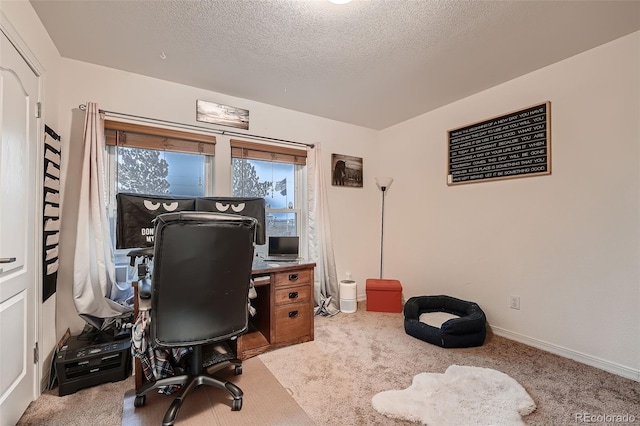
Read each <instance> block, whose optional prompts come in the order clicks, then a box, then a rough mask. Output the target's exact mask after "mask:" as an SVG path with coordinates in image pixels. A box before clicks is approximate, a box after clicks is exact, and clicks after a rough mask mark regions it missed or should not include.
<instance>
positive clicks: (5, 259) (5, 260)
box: [0, 257, 16, 263]
mask: <svg viewBox="0 0 640 426" xmlns="http://www.w3.org/2000/svg"><path fill="white" fill-rule="evenodd" d="M15 261H16V258H15V257H2V258H0V263H13V262H15Z"/></svg>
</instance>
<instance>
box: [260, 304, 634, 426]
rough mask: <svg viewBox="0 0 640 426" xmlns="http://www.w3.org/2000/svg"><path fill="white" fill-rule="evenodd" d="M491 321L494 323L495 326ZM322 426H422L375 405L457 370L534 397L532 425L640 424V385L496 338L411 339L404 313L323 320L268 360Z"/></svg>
mask: <svg viewBox="0 0 640 426" xmlns="http://www.w3.org/2000/svg"><path fill="white" fill-rule="evenodd" d="M490 320H491V319H489V321H490ZM260 359H262V361H263V362H264V363H265V365H266V366H267V367H268V368H269V369H270V370H271V371H272V372H273V374H274V375H275V376H276V377H277V378H278V380H279V381H280V382H281V383H282V384H283V385H284V387H285V388H288V389H290V390H291V392H292V394H293V397H294V398H295V400H296V401H297V402H298V404H300V406H301V407H302V408H303V409H304V410H305V411H306V412H307V413H308V414H309V416H310V417H311V418H312V419H313V420H314V421H315V422H316V424H318V425H325V424H329V421H330V422H331V424H340V425H411V424H413V425H415V423H411V422H409V421H406V420H393V419H389V418H388V417H385V416H383V415H382V414H380V413H378V412H377V411H376V410H375V409H374V408H373V406H372V404H371V398H372V397H373V396H374V395H375V394H377V393H379V392H382V391H385V390H392V389H405V388H407V387H409V386H410V385H411V381H412V379H413V377H414V376H415V375H417V374H420V373H444V371H445V370H446V369H447V368H448V367H449V366H451V365H466V366H475V367H485V368H492V369H494V370H497V371H501V372H503V373H505V374H507V375H509V376H510V377H512V378H513V379H515V380H516V381H517V382H518V383H520V384H521V385H522V386H523V387H524V388H525V390H526V391H527V392H528V393H529V395H531V397H532V399H533V401H534V402H535V404H536V406H537V409H536V411H534V412H533V413H532V414H530V415H528V416H526V417H525V418H524V421H525V423H527V424H531V425H545V426H546V425H575V424H576V418H577V417H576V416H578V415H580V414H581V413H591V414H613V413H617V414H629V415H633V416H635V419H636V422H638V421H640V383H639V382H635V381H633V380H630V379H625V378H623V377H620V376H616V375H614V374H611V373H607V372H605V371H602V370H599V369H596V368H593V367H589V366H587V365H584V364H580V363H578V362H575V361H572V360H570V359H566V358H563V357H560V356H557V355H553V354H551V353H548V352H545V351H542V350H539V349H536V348H533V347H530V346H527V345H524V344H521V343H518V342H514V341H512V340H509V339H505V338H503V337H500V336H495V335H492V334H491V333H489V334H488V335H487V340H486V342H485V344H484V345H483V346H480V347H477V348H458V349H445V348H441V347H439V346H435V345H431V344H429V343H426V342H423V341H422V340H418V339H416V338H414V337H411V336H409V335H407V334H406V333H405V332H404V317H403V315H402V314H401V313H397V314H394V313H380V312H367V311H366V310H365V305H364V303H362V302H361V303H359V304H358V311H357V312H356V313H353V314H338V315H337V316H335V317H333V318H326V317H316V318H315V340H314V341H313V342H307V343H302V344H299V345H295V346H290V347H286V348H282V349H278V350H276V351H272V352H269V353H266V354H262V355H260Z"/></svg>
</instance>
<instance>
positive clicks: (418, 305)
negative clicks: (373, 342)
mask: <svg viewBox="0 0 640 426" xmlns="http://www.w3.org/2000/svg"><path fill="white" fill-rule="evenodd" d="M432 312H442V313H446V314H450V316H446V317H444V318H450V319H446V320H445V321H444V323H443V324H442V325H441V326H439V327H438V326H437V325H430V324H427V323H426V322H423V321H424V320H423V321H421V320H420V316H421V315H423V314H427V313H432ZM423 318H424V316H423ZM486 322H487V318H486V316H485V314H484V312H483V311H482V309H480V306H478V304H477V303H474V302H468V301H466V300H461V299H456V298H455V297H451V296H444V295H440V296H417V297H412V298H410V299H409V300H407V302H406V303H405V305H404V330H405V332H406V333H407V334H408V335H410V336H413V337H415V338H417V339H420V340H424V341H425V342H428V343H431V344H434V345H438V346H442V347H443V348H468V347H473V346H481V345H482V344H483V343H484V339H485V336H486V333H487V329H486Z"/></svg>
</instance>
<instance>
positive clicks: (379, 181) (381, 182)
mask: <svg viewBox="0 0 640 426" xmlns="http://www.w3.org/2000/svg"><path fill="white" fill-rule="evenodd" d="M392 183H393V178H391V177H388V176H387V177H377V178H376V185H378V188H380V189H381V190H383V191H385V190H387V189H388V188H389V187H390V186H391V184H392Z"/></svg>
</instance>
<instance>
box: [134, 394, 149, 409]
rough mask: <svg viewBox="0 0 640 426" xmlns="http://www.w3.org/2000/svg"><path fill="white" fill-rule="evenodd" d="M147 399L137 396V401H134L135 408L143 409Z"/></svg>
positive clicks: (144, 396) (143, 396)
mask: <svg viewBox="0 0 640 426" xmlns="http://www.w3.org/2000/svg"><path fill="white" fill-rule="evenodd" d="M146 399H147V396H146V395H136V399H134V400H133V406H134V407H136V408H137V407H142V406H143V405H144V403H145V401H146Z"/></svg>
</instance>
